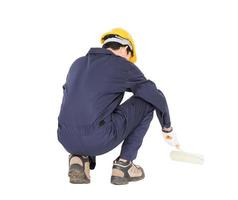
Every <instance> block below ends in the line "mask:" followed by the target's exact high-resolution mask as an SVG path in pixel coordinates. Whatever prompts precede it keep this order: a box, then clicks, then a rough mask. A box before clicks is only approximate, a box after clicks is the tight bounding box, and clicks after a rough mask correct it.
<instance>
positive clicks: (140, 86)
mask: <svg viewBox="0 0 238 200" xmlns="http://www.w3.org/2000/svg"><path fill="white" fill-rule="evenodd" d="M126 88H127V89H126V90H127V91H131V92H133V93H134V95H135V96H138V97H140V98H142V99H144V100H145V101H147V102H149V103H151V104H152V105H153V106H154V107H155V109H156V114H157V117H158V119H159V121H160V124H161V126H162V128H163V129H167V131H169V130H170V126H171V122H170V115H169V109H168V105H167V102H166V98H165V96H164V94H163V93H162V92H161V91H160V90H159V89H157V87H156V85H155V83H154V82H153V81H151V80H147V79H146V78H145V76H144V74H143V73H142V72H141V71H140V69H139V68H138V67H136V66H135V65H131V66H130V70H129V71H128V79H127V83H126Z"/></svg>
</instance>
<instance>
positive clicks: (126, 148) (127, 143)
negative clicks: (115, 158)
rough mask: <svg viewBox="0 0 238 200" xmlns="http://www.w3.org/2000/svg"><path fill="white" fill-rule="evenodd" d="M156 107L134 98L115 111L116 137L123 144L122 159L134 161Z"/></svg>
mask: <svg viewBox="0 0 238 200" xmlns="http://www.w3.org/2000/svg"><path fill="white" fill-rule="evenodd" d="M153 111H154V107H153V106H152V105H151V104H150V103H148V102H146V101H144V100H143V99H141V98H139V97H136V96H134V95H133V96H132V97H131V98H129V99H128V100H127V101H125V102H124V103H123V104H121V105H120V106H118V108H117V109H116V110H115V114H114V116H113V118H114V119H113V120H114V122H115V124H116V137H117V138H118V140H121V141H123V140H124V142H123V145H122V149H121V155H120V156H121V158H124V159H126V160H134V159H135V158H136V156H137V152H138V149H139V148H140V146H141V144H142V142H143V138H144V136H145V134H146V132H147V130H148V128H149V125H150V122H151V120H152V118H153Z"/></svg>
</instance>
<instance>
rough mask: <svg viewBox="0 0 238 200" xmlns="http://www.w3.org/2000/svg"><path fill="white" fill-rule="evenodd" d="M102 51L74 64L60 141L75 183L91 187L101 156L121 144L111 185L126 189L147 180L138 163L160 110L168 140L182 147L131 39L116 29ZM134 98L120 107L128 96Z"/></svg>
mask: <svg viewBox="0 0 238 200" xmlns="http://www.w3.org/2000/svg"><path fill="white" fill-rule="evenodd" d="M101 43H102V44H103V46H102V48H91V49H90V50H89V52H88V53H87V55H86V56H84V57H80V58H78V59H77V60H76V61H75V62H74V63H73V64H72V66H71V68H70V70H69V73H68V75H67V79H66V83H65V84H64V85H63V90H64V96H63V101H62V105H61V110H60V114H59V117H58V131H57V132H58V140H59V141H60V142H61V144H62V145H63V146H64V148H65V149H66V150H67V151H68V152H69V153H70V156H69V173H68V175H69V177H70V182H71V183H89V182H90V169H93V168H94V167H95V156H97V155H101V154H104V153H106V152H108V151H110V150H112V149H114V148H115V147H116V146H118V145H119V144H120V143H121V142H123V144H122V147H121V153H120V156H119V157H118V158H117V159H116V160H115V161H114V162H113V167H112V176H111V183H113V184H117V185H122V184H127V183H128V182H131V181H138V180H141V179H143V178H144V176H145V175H144V171H143V169H142V167H140V166H137V165H135V164H134V163H133V160H134V159H135V158H136V156H137V152H138V149H139V148H140V146H141V144H142V141H143V137H144V135H145V134H146V132H147V130H148V128H149V125H150V122H151V120H152V118H153V111H154V110H156V114H157V117H158V119H159V121H160V124H161V126H162V132H163V136H164V138H165V140H166V141H167V142H168V143H169V144H171V145H174V146H176V145H177V146H178V142H177V140H176V137H175V134H174V133H173V132H172V127H171V122H170V116H169V110H168V106H167V103H166V99H165V97H164V95H163V93H162V92H161V91H160V90H158V89H157V88H156V85H155V84H154V82H152V81H151V80H147V79H146V78H145V76H144V74H143V73H142V72H141V71H140V70H139V68H138V67H137V66H136V65H134V63H135V62H136V49H135V44H134V41H133V39H132V37H131V35H130V34H129V33H128V32H127V31H125V30H123V29H121V28H116V29H113V30H111V31H109V32H107V33H105V34H104V35H103V36H102V37H101ZM125 91H128V92H132V93H133V94H134V95H133V96H131V97H130V98H129V99H128V100H126V101H125V102H124V103H123V104H121V105H120V102H121V101H122V99H123V96H124V92H125Z"/></svg>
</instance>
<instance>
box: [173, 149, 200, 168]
mask: <svg viewBox="0 0 238 200" xmlns="http://www.w3.org/2000/svg"><path fill="white" fill-rule="evenodd" d="M170 158H171V159H172V160H174V161H181V162H188V163H193V164H203V163H204V157H203V156H202V155H200V154H193V153H188V152H185V151H183V150H181V149H180V148H179V147H177V150H172V151H171V152H170Z"/></svg>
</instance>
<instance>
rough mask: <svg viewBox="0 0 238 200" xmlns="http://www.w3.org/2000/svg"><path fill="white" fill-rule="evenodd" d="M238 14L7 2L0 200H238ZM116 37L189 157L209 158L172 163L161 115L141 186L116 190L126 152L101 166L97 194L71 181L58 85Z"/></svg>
mask: <svg viewBox="0 0 238 200" xmlns="http://www.w3.org/2000/svg"><path fill="white" fill-rule="evenodd" d="M237 11H238V7H237V2H236V1H229V0H226V1H219V0H216V1H215V0H214V1H211V0H199V1H195V0H193V1H191V0H190V1H189V0H187V1H185V0H180V1H149V0H148V1H125V0H121V1H109V0H108V1H105V0H104V1H96V0H95V1H79V0H78V1H70V0H67V1H66V0H65V1H61V0H57V1H50V0H47V1H43V0H40V1H33V0H31V1H30V0H29V1H26V0H22V1H11V0H8V1H1V2H0V29H1V30H0V85H1V96H0V120H1V123H0V125H1V126H0V127H1V131H0V134H1V136H0V137H1V138H0V153H1V155H0V156H1V157H0V160H1V167H0V185H1V186H0V191H1V192H0V199H41V200H42V199H83V198H84V199H102V198H103V199H123V198H126V199H129V198H133V199H145V198H147V199H148V198H150V199H163V200H166V199H183V200H190V199H193V200H198V199H199V200H201V199H218V198H219V199H229V200H231V199H237V198H238V195H237V185H238V184H237V183H238V181H237V180H238V172H237V168H238V164H237V152H238V148H237V139H238V137H237V134H238V132H237V112H238V106H237V102H238V95H237V85H238V81H237V70H236V68H237V67H238V59H237V55H238V39H237V38H238V37H237V36H238V14H237V13H238V12H237ZM114 27H122V28H125V29H127V30H128V31H129V32H130V33H131V35H132V36H133V37H134V40H135V42H136V46H137V52H138V62H137V66H138V67H139V68H140V69H141V71H142V72H143V73H144V74H145V76H146V77H147V78H148V79H151V80H153V81H154V82H155V83H156V85H157V87H158V88H159V89H161V90H162V91H163V92H164V94H165V95H166V97H167V101H168V104H169V108H170V113H171V120H172V125H173V127H174V130H175V131H176V133H177V135H178V139H179V140H180V143H181V145H182V147H183V148H184V150H186V151H189V152H194V153H200V154H203V155H204V157H205V164H204V165H201V166H200V165H193V164H185V163H178V162H174V161H171V160H170V158H169V152H170V150H172V149H171V147H169V146H168V145H167V144H166V143H165V142H164V141H163V138H162V136H161V133H160V129H161V127H160V125H159V122H158V119H157V118H156V115H155V113H154V119H153V121H152V123H151V126H150V129H149V131H148V133H147V135H146V137H145V139H144V143H143V146H142V147H141V149H140V151H139V154H138V158H137V159H136V160H135V163H136V164H140V165H141V166H143V168H144V170H145V173H146V178H145V179H144V180H143V181H141V182H138V183H131V184H129V185H127V186H114V185H111V184H110V175H111V167H112V161H113V159H115V158H116V157H117V156H118V153H119V151H120V148H119V147H118V148H116V149H115V150H114V151H111V152H109V153H108V154H105V155H102V156H98V157H97V167H96V169H95V170H94V171H92V172H91V184H89V185H72V184H69V183H68V177H67V170H68V160H67V158H68V153H67V152H66V151H65V150H64V149H63V147H62V146H61V145H60V143H59V142H58V141H57V134H56V129H57V117H58V113H59V108H60V104H61V99H62V85H63V83H64V81H65V78H66V75H67V72H68V69H69V67H70V65H71V64H72V62H73V61H74V60H75V59H76V58H78V57H80V56H83V55H85V54H86V53H87V51H88V50H89V48H90V47H99V46H100V43H99V38H100V36H101V34H103V33H104V32H105V31H108V30H110V29H111V28H114ZM128 96H129V94H127V95H126V97H128Z"/></svg>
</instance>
